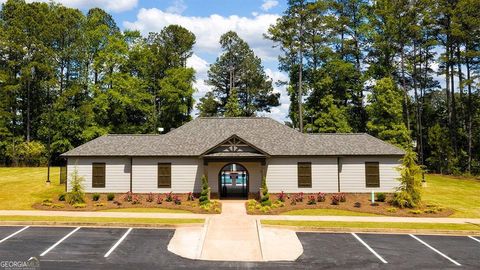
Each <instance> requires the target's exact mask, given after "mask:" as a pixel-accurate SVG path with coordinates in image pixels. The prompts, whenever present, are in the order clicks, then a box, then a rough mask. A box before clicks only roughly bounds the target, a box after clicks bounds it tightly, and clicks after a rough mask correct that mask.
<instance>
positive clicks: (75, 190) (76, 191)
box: [65, 169, 85, 205]
mask: <svg viewBox="0 0 480 270" xmlns="http://www.w3.org/2000/svg"><path fill="white" fill-rule="evenodd" d="M70 179H71V180H70V186H71V187H72V189H71V190H70V192H68V193H67V194H66V196H65V200H66V201H67V203H68V204H71V205H74V204H79V203H85V192H84V191H83V184H82V183H83V181H84V179H83V177H81V176H79V175H78V171H77V169H75V170H74V171H73V172H72V175H71V178H70Z"/></svg>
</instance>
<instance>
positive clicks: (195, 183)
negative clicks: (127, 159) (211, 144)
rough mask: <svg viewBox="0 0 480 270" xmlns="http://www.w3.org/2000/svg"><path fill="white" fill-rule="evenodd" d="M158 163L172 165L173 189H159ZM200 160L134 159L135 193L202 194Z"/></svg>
mask: <svg viewBox="0 0 480 270" xmlns="http://www.w3.org/2000/svg"><path fill="white" fill-rule="evenodd" d="M158 163H172V187H171V188H158V187H157V165H158ZM201 164H202V163H201V160H200V159H198V158H154V157H150V158H140V157H136V158H134V159H133V181H132V182H133V188H132V189H133V192H137V193H148V192H170V191H172V192H174V193H186V192H192V191H193V192H200V189H201V177H202V170H203V169H202V165H201Z"/></svg>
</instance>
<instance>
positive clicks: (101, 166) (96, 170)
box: [92, 163, 105, 188]
mask: <svg viewBox="0 0 480 270" xmlns="http://www.w3.org/2000/svg"><path fill="white" fill-rule="evenodd" d="M92 187H94V188H104V187H105V163H92Z"/></svg>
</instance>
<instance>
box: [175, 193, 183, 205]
mask: <svg viewBox="0 0 480 270" xmlns="http://www.w3.org/2000/svg"><path fill="white" fill-rule="evenodd" d="M173 203H175V204H176V205H180V204H182V200H181V199H180V197H179V196H178V195H175V196H173Z"/></svg>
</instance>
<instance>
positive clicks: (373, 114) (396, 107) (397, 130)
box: [367, 78, 411, 149]
mask: <svg viewBox="0 0 480 270" xmlns="http://www.w3.org/2000/svg"><path fill="white" fill-rule="evenodd" d="M368 102H369V103H370V104H369V105H368V106H367V113H368V116H369V121H368V122H367V129H368V131H369V133H371V134H373V135H374V136H376V137H378V138H380V139H382V140H385V141H388V142H390V143H392V144H394V145H397V146H400V147H402V148H405V149H407V148H409V147H410V146H411V139H410V133H409V131H408V130H407V128H406V126H405V125H404V122H403V115H402V112H403V111H402V93H401V90H399V89H398V88H397V86H396V85H395V82H394V80H393V79H392V78H383V79H380V80H378V81H377V82H376V83H375V86H374V87H373V89H372V93H371V94H370V95H369V96H368Z"/></svg>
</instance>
